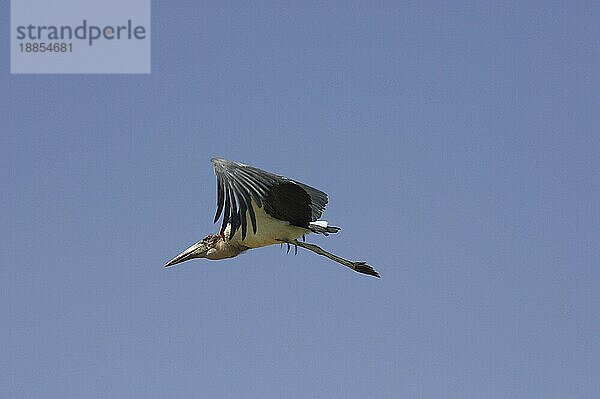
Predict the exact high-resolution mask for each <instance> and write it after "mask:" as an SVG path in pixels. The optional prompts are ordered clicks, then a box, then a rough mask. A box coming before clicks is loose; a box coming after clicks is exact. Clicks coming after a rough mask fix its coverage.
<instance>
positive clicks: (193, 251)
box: [165, 242, 208, 267]
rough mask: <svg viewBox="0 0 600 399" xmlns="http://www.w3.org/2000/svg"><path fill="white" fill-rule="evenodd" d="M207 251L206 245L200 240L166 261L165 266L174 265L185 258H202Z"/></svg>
mask: <svg viewBox="0 0 600 399" xmlns="http://www.w3.org/2000/svg"><path fill="white" fill-rule="evenodd" d="M207 251H208V247H207V246H206V245H205V244H202V242H197V243H196V244H194V245H192V246H191V247H189V248H188V249H186V250H185V251H183V252H182V253H180V254H179V255H177V256H176V257H174V258H173V259H171V260H170V261H168V262H167V264H166V265H165V267H169V266H174V265H176V264H178V263H182V262H185V261H186V260H190V259H195V258H204V257H205V255H206V252H207Z"/></svg>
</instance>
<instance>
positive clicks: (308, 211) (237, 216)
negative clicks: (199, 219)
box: [210, 158, 327, 240]
mask: <svg viewBox="0 0 600 399" xmlns="http://www.w3.org/2000/svg"><path fill="white" fill-rule="evenodd" d="M210 161H211V162H212V164H213V166H214V168H215V174H216V175H217V212H216V214H215V220H214V221H215V223H216V222H217V220H219V217H220V216H221V213H223V223H222V225H221V232H224V231H225V227H226V226H227V224H228V223H231V232H230V237H233V235H234V234H235V232H236V231H237V229H238V228H240V227H241V229H242V240H243V239H244V238H246V231H247V225H246V224H247V222H246V213H248V214H249V215H250V221H251V224H252V230H253V232H254V234H256V231H257V228H259V227H260V226H257V225H256V216H255V213H254V208H253V205H252V201H254V203H255V204H256V205H258V206H259V207H262V208H263V209H264V210H265V212H266V213H268V214H269V215H271V216H272V217H274V218H276V219H279V220H285V221H288V222H290V224H293V225H294V226H299V227H308V224H309V223H310V222H314V221H315V220H317V219H318V218H319V217H320V216H321V214H322V213H323V211H324V210H325V206H326V205H327V194H325V193H324V192H322V191H320V190H317V189H316V188H313V187H310V186H307V185H306V184H303V183H300V182H297V181H295V180H292V179H289V178H287V177H284V176H279V175H275V174H273V173H269V172H266V171H264V170H261V169H258V168H254V167H252V166H248V165H244V164H241V163H238V162H233V161H228V160H226V159H222V158H213V159H211V160H210Z"/></svg>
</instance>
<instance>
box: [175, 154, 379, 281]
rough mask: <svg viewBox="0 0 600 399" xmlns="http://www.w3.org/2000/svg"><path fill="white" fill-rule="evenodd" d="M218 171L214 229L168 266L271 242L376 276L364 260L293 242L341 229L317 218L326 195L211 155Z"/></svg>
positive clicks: (225, 255) (230, 254)
mask: <svg viewBox="0 0 600 399" xmlns="http://www.w3.org/2000/svg"><path fill="white" fill-rule="evenodd" d="M211 162H212V163H213V166H214V168H215V174H216V176H217V212H216V214H215V219H214V220H215V222H216V221H217V220H219V218H220V216H221V213H222V214H223V221H222V224H221V230H220V232H219V234H209V235H208V236H206V237H205V238H204V239H202V240H201V241H199V242H197V243H196V244H194V245H192V246H190V247H189V248H187V249H186V250H185V251H183V252H182V253H180V254H179V255H177V256H176V257H175V258H173V259H171V260H170V261H169V262H168V263H167V264H166V265H165V266H166V267H168V266H173V265H176V264H178V263H181V262H185V261H186V260H190V259H194V258H207V259H211V260H218V259H226V258H231V257H234V256H237V255H239V254H240V253H242V252H244V251H246V250H248V249H252V248H260V247H264V246H268V245H273V244H284V243H285V244H287V245H288V246H289V245H294V246H296V249H297V247H298V246H300V247H302V248H305V249H308V250H310V251H313V252H315V253H317V254H319V255H323V256H326V257H328V258H329V259H332V260H334V261H336V262H338V263H340V264H342V265H344V266H347V267H349V268H351V269H353V270H355V271H357V272H359V273H364V274H369V275H372V276H375V277H379V274H378V273H377V271H375V270H374V269H373V268H372V267H371V266H369V265H367V264H366V263H365V262H352V261H349V260H347V259H344V258H341V257H339V256H337V255H333V254H331V253H329V252H327V251H325V250H323V249H322V248H320V247H318V246H317V245H314V244H308V243H305V242H300V241H298V238H300V237H303V238H304V236H305V235H306V234H309V233H318V234H324V235H329V234H330V233H337V232H338V231H339V230H340V228H339V227H335V226H329V224H328V223H327V222H326V221H324V220H318V218H319V217H320V216H321V214H322V213H323V211H324V210H325V206H326V205H327V201H328V199H327V194H325V193H324V192H322V191H320V190H317V189H315V188H313V187H310V186H307V185H305V184H303V183H300V182H297V181H295V180H292V179H289V178H287V177H284V176H279V175H275V174H273V173H270V172H266V171H263V170H260V169H258V168H254V167H252V166H248V165H244V164H241V163H237V162H233V161H227V160H225V159H221V158H213V159H211Z"/></svg>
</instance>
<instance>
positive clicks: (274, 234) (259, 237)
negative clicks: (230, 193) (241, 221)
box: [225, 201, 310, 248]
mask: <svg viewBox="0 0 600 399" xmlns="http://www.w3.org/2000/svg"><path fill="white" fill-rule="evenodd" d="M252 207H253V208H254V214H255V216H256V234H254V230H253V229H252V221H251V219H250V215H249V213H248V212H246V222H247V224H246V225H247V228H246V238H245V239H244V240H242V228H241V227H240V228H238V229H237V230H236V232H235V234H234V236H233V239H232V240H230V241H233V242H238V243H240V244H242V245H244V246H246V247H248V248H259V247H264V246H267V245H273V244H279V243H280V242H281V241H291V240H295V239H296V238H299V237H302V236H303V235H304V234H308V233H310V230H309V229H305V228H303V227H298V226H291V225H290V223H289V222H286V221H284V220H279V219H275V218H274V217H272V216H270V215H268V214H267V213H266V212H265V211H264V210H263V208H259V207H258V206H257V205H256V203H255V202H254V201H252ZM229 230H230V225H227V228H226V229H225V237H228V236H229Z"/></svg>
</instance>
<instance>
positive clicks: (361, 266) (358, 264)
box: [352, 262, 381, 278]
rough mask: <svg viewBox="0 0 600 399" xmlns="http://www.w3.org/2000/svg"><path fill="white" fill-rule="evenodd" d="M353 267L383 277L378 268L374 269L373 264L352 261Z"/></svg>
mask: <svg viewBox="0 0 600 399" xmlns="http://www.w3.org/2000/svg"><path fill="white" fill-rule="evenodd" d="M352 268H353V269H354V271H356V272H359V273H363V274H368V275H369V276H373V277H377V278H381V276H380V275H379V273H378V272H377V270H375V269H373V267H372V266H370V265H367V262H352Z"/></svg>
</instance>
